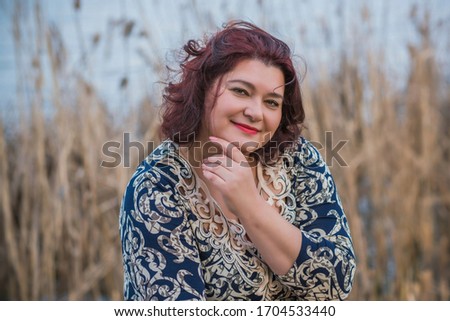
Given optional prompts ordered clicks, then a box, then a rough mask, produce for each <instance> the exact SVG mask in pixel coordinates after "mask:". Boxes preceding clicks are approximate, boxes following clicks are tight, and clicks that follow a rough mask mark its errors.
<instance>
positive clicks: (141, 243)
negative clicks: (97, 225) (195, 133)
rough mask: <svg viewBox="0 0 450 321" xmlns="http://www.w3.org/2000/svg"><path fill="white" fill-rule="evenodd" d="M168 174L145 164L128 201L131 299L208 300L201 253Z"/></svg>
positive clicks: (126, 260) (126, 253) (126, 255)
mask: <svg viewBox="0 0 450 321" xmlns="http://www.w3.org/2000/svg"><path fill="white" fill-rule="evenodd" d="M168 172H169V171H168V169H167V168H166V169H165V170H164V168H157V167H155V166H149V164H148V163H146V162H145V161H144V162H143V164H142V165H141V166H140V168H139V169H138V171H137V172H136V174H135V175H134V176H133V178H132V179H131V181H130V183H129V184H128V187H127V189H126V192H125V195H124V198H123V201H122V207H121V211H120V235H121V239H122V255H123V265H124V275H125V280H124V297H125V299H126V300H170V301H174V300H204V281H203V277H202V271H201V266H200V258H199V253H198V249H197V246H196V242H195V240H194V236H193V232H192V229H191V226H190V223H189V220H188V216H187V213H186V211H185V210H184V208H183V206H182V205H181V204H179V201H178V198H177V194H176V191H175V189H174V187H173V183H172V182H170V179H169V174H168Z"/></svg>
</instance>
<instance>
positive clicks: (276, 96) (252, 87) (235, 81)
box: [227, 79, 283, 99]
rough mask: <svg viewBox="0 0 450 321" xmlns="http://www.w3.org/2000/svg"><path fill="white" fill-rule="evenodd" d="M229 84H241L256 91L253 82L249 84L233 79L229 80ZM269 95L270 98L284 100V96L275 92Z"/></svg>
mask: <svg viewBox="0 0 450 321" xmlns="http://www.w3.org/2000/svg"><path fill="white" fill-rule="evenodd" d="M227 83H241V84H243V85H245V86H247V87H248V88H250V89H251V90H255V85H253V84H252V83H251V82H248V81H246V80H242V79H231V80H228V81H227ZM277 88H279V87H277ZM267 95H268V96H270V97H273V98H280V99H283V96H282V95H280V94H277V93H276V92H274V91H273V92H271V93H269V94H267Z"/></svg>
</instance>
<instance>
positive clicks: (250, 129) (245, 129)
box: [232, 121, 259, 135]
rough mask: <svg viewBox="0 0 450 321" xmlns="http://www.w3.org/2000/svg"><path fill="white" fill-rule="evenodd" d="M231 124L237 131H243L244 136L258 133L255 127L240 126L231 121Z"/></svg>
mask: <svg viewBox="0 0 450 321" xmlns="http://www.w3.org/2000/svg"><path fill="white" fill-rule="evenodd" d="M232 123H233V125H234V126H236V127H237V128H238V129H240V130H241V131H243V132H244V133H246V134H250V135H255V134H257V133H258V132H259V130H258V129H257V128H255V127H252V126H248V125H245V124H241V123H235V122H233V121H232Z"/></svg>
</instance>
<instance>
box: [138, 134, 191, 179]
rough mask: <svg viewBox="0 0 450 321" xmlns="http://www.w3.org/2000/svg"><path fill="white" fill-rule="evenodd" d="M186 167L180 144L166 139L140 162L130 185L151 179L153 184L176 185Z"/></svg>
mask: <svg viewBox="0 0 450 321" xmlns="http://www.w3.org/2000/svg"><path fill="white" fill-rule="evenodd" d="M184 168H185V164H184V163H183V161H182V159H181V158H180V156H179V148H178V145H177V144H176V143H174V142H173V141H171V140H165V141H163V142H161V143H160V144H159V145H158V146H157V147H156V148H155V149H153V151H152V152H151V153H150V154H149V155H148V156H147V157H145V159H144V160H143V161H142V162H141V163H140V164H139V166H138V167H137V168H136V171H135V172H134V174H133V176H132V178H131V179H130V185H134V186H136V184H141V183H142V182H143V181H149V183H152V184H164V185H167V184H169V185H171V186H174V185H175V184H176V183H177V182H178V181H179V175H180V173H181V172H182V171H183V169H184Z"/></svg>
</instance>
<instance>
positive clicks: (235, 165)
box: [202, 136, 262, 218]
mask: <svg viewBox="0 0 450 321" xmlns="http://www.w3.org/2000/svg"><path fill="white" fill-rule="evenodd" d="M210 140H211V142H213V143H214V144H217V145H219V147H220V150H222V154H218V155H214V156H210V157H208V158H206V159H205V160H204V161H203V164H202V170H203V175H204V176H205V178H206V179H207V180H208V181H209V182H211V183H212V184H213V185H214V187H216V188H217V189H218V191H219V192H220V193H221V195H222V197H223V200H224V202H225V205H226V206H227V207H228V210H229V211H231V212H232V213H233V214H235V215H236V216H238V217H240V218H242V217H241V216H242V215H245V213H246V212H247V211H246V207H247V206H248V205H249V204H255V202H256V201H258V200H262V198H261V197H260V196H259V192H258V189H257V187H256V184H255V178H254V175H253V171H252V168H251V166H250V164H249V163H248V161H247V158H246V157H245V156H244V154H242V152H241V151H240V150H239V148H237V147H236V146H235V145H233V144H232V143H230V142H228V141H226V140H224V139H221V138H218V137H212V136H211V137H210Z"/></svg>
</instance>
